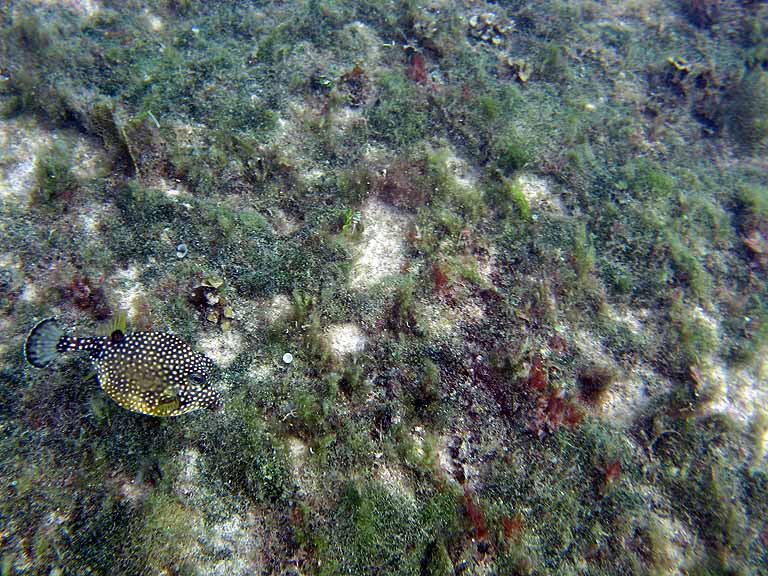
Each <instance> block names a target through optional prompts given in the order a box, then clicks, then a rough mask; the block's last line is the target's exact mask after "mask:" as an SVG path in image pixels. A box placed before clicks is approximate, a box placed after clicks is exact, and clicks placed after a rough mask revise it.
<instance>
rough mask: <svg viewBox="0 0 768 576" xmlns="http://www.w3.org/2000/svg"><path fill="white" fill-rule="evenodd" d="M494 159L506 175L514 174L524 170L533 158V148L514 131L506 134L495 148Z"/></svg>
mask: <svg viewBox="0 0 768 576" xmlns="http://www.w3.org/2000/svg"><path fill="white" fill-rule="evenodd" d="M494 150H495V152H494V157H495V159H496V163H497V164H498V166H499V168H500V169H501V171H502V172H504V173H505V174H508V175H509V174H513V173H514V172H517V171H518V170H520V169H521V168H523V167H524V166H525V165H526V164H527V163H528V162H529V161H530V160H531V156H532V151H531V147H530V145H529V144H528V143H526V142H525V141H524V140H523V139H522V138H521V137H520V136H518V135H517V134H516V133H515V132H514V131H509V132H507V133H506V134H504V135H503V136H502V137H501V138H500V139H499V141H498V142H497V143H496V144H495V146H494Z"/></svg>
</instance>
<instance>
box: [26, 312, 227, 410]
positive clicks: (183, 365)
mask: <svg viewBox="0 0 768 576" xmlns="http://www.w3.org/2000/svg"><path fill="white" fill-rule="evenodd" d="M67 352H89V353H90V357H91V364H92V365H93V368H94V370H95V371H96V377H97V379H98V381H99V384H100V385H101V387H102V389H103V390H104V391H105V392H106V393H107V394H108V395H109V396H110V397H111V398H112V399H113V400H114V401H115V402H117V403H118V404H119V405H120V406H122V407H123V408H126V409H127V410H131V411H133V412H140V413H141V414H148V415H150V416H178V415H180V414H184V413H186V412H190V411H192V410H198V409H201V408H204V409H209V410H217V409H219V408H220V407H221V406H222V400H221V396H220V395H219V393H218V392H217V391H216V390H215V389H213V388H212V387H211V386H210V385H209V383H208V375H209V374H210V372H211V370H212V369H213V367H214V363H213V361H212V360H211V359H210V358H208V357H207V356H205V355H204V354H201V353H200V352H196V351H195V350H194V349H193V348H192V347H191V346H190V345H189V344H188V343H187V342H185V341H184V340H182V339H181V338H179V337H178V336H176V335H175V334H171V333H169V332H158V331H152V332H132V333H129V334H126V333H124V332H123V331H122V330H120V329H115V330H113V331H112V332H111V333H110V335H109V336H89V337H76V336H70V335H68V334H66V333H65V331H64V330H63V329H62V328H61V326H60V325H59V323H58V320H57V319H56V318H55V317H51V318H46V319H44V320H41V321H40V322H38V323H37V324H35V326H34V327H33V328H32V330H30V331H29V334H28V335H27V339H26V341H25V342H24V358H25V359H26V361H27V362H28V363H29V364H30V365H31V366H34V367H35V368H46V367H48V366H49V365H50V364H51V362H53V361H54V360H55V359H56V358H58V357H59V356H60V355H61V354H65V353H67Z"/></svg>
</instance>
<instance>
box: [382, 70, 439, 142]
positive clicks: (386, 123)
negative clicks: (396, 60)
mask: <svg viewBox="0 0 768 576" xmlns="http://www.w3.org/2000/svg"><path fill="white" fill-rule="evenodd" d="M379 89H380V95H379V98H378V101H377V103H376V105H375V106H374V107H373V108H372V109H371V111H370V112H369V116H368V119H369V122H370V124H371V128H372V129H373V130H374V133H375V135H376V136H378V137H379V138H381V139H382V140H384V141H388V142H392V143H393V144H395V145H398V146H402V145H404V144H411V143H413V142H416V141H418V140H420V139H422V138H424V136H426V134H427V131H428V126H427V118H428V116H427V113H426V112H425V110H424V107H423V106H422V105H421V103H420V98H419V96H418V95H417V93H416V90H415V88H414V86H413V84H412V82H411V81H410V80H409V79H408V78H406V77H405V76H404V75H403V74H401V73H398V72H386V73H384V74H383V75H382V77H381V79H380V82H379Z"/></svg>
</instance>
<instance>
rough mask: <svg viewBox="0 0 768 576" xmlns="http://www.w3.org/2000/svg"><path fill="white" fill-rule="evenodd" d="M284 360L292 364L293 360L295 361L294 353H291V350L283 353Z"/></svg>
mask: <svg viewBox="0 0 768 576" xmlns="http://www.w3.org/2000/svg"><path fill="white" fill-rule="evenodd" d="M283 362H285V363H286V364H290V363H291V362H293V354H291V353H290V352H286V353H285V354H283Z"/></svg>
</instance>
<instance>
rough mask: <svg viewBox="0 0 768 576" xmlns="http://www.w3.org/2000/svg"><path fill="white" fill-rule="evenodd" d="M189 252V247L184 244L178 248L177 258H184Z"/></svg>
mask: <svg viewBox="0 0 768 576" xmlns="http://www.w3.org/2000/svg"><path fill="white" fill-rule="evenodd" d="M187 252H189V250H188V249H187V245H186V244H184V242H182V243H181V244H179V245H178V246H176V258H179V259H181V258H184V256H186V255H187Z"/></svg>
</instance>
